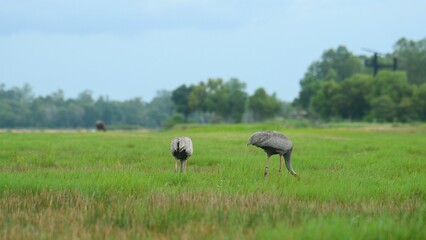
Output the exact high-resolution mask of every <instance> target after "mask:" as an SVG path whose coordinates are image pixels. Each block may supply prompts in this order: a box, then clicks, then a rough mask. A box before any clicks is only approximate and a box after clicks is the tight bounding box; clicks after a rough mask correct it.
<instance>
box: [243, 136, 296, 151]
mask: <svg viewBox="0 0 426 240" xmlns="http://www.w3.org/2000/svg"><path fill="white" fill-rule="evenodd" d="M248 144H249V145H254V146H256V147H260V148H264V147H267V148H273V149H277V150H282V151H288V150H290V149H291V148H293V143H292V142H291V141H290V139H288V138H287V137H286V136H285V135H283V134H281V133H279V132H274V131H265V132H256V133H254V134H253V135H252V136H251V138H250V140H249V143H248Z"/></svg>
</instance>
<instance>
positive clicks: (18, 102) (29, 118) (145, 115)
mask: <svg viewBox="0 0 426 240" xmlns="http://www.w3.org/2000/svg"><path fill="white" fill-rule="evenodd" d="M173 114H175V110H174V106H173V102H172V100H171V93H170V92H167V91H160V92H158V93H157V96H156V97H155V98H154V99H153V100H152V101H151V102H150V103H146V102H143V101H142V100H141V99H140V98H134V99H130V100H126V101H112V100H109V99H108V98H107V97H102V96H101V97H99V98H98V99H97V100H94V99H93V97H92V92H90V91H84V92H82V93H80V94H79V95H78V97H77V98H76V99H65V97H64V92H63V91H61V90H58V91H57V92H54V93H52V94H50V95H47V96H38V97H35V96H34V94H33V93H32V90H31V87H30V86H29V85H28V84H26V85H24V86H23V87H22V88H19V87H13V88H11V89H6V87H5V86H4V84H1V85H0V128H95V123H96V121H97V120H102V121H104V122H105V124H106V125H107V127H108V126H111V125H112V126H115V127H118V128H133V127H146V128H160V127H162V124H163V122H164V121H165V120H167V119H168V118H169V117H170V116H172V115H173Z"/></svg>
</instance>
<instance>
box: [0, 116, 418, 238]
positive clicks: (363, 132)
mask: <svg viewBox="0 0 426 240" xmlns="http://www.w3.org/2000/svg"><path fill="white" fill-rule="evenodd" d="M267 129H274V130H278V131H281V132H284V133H285V134H286V135H287V136H289V137H290V138H291V139H292V141H293V143H294V146H295V147H294V152H293V155H292V157H293V167H294V168H295V170H296V171H297V172H298V173H299V174H300V176H301V180H300V181H298V180H297V179H296V178H294V177H293V176H291V175H290V174H289V173H288V172H283V173H281V174H280V173H279V172H278V167H279V166H278V165H279V161H278V157H277V156H274V157H272V159H271V163H270V168H269V172H270V175H269V176H268V177H266V178H265V177H263V171H264V166H265V158H266V155H265V153H264V152H263V151H262V150H261V149H258V148H255V147H252V146H250V147H247V146H246V143H247V140H248V138H249V137H250V135H251V134H252V133H253V132H255V131H259V130H267ZM425 134H426V126H424V125H415V126H405V125H401V126H382V125H379V126H375V125H371V126H364V125H362V126H358V127H347V126H344V127H340V128H324V129H311V128H287V126H285V125H279V124H273V123H271V124H261V125H211V126H197V125H189V126H178V127H176V128H174V129H172V130H169V131H164V132H118V131H117V132H115V131H113V132H106V133H84V132H80V133H78V132H76V133H69V132H68V133H43V132H41V133H10V132H8V133H0V239H27V238H41V239H45V238H49V239H73V238H77V239H99V238H113V239H202V238H205V239H426V226H425V225H426V147H425V146H426V137H425V136H426V135H425ZM180 135H185V136H189V137H191V138H192V140H193V143H194V155H193V156H192V157H191V158H190V159H189V162H188V167H187V172H186V173H185V174H180V173H175V172H174V160H173V158H172V156H171V154H170V152H169V148H170V140H171V139H172V138H173V137H175V136H180Z"/></svg>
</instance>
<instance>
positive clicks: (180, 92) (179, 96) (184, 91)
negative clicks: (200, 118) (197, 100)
mask: <svg viewBox="0 0 426 240" xmlns="http://www.w3.org/2000/svg"><path fill="white" fill-rule="evenodd" d="M193 88H194V87H193V86H189V87H187V86H186V85H185V84H184V85H181V86H180V87H178V88H176V89H175V90H174V91H173V92H172V101H173V103H174V105H175V108H176V111H177V112H179V113H182V115H183V116H184V117H185V120H186V121H187V120H188V116H189V114H190V113H191V108H190V106H189V95H190V93H191V92H192V90H193Z"/></svg>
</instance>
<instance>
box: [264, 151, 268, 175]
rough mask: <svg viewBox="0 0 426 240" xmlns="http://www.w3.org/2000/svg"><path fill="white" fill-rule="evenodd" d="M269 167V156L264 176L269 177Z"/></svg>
mask: <svg viewBox="0 0 426 240" xmlns="http://www.w3.org/2000/svg"><path fill="white" fill-rule="evenodd" d="M268 165H269V156H268V158H266V167H265V173H264V174H263V176H266V175H268Z"/></svg>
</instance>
